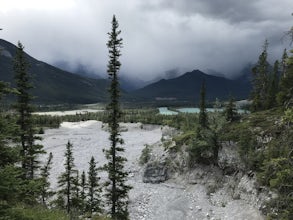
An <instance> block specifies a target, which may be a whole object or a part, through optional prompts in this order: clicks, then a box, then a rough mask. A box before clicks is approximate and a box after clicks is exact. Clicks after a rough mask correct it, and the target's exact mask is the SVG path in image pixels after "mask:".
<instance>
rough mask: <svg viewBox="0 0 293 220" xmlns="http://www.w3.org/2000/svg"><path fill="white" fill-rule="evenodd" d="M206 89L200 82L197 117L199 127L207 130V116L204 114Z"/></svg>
mask: <svg viewBox="0 0 293 220" xmlns="http://www.w3.org/2000/svg"><path fill="white" fill-rule="evenodd" d="M205 94H206V87H205V81H203V82H202V85H201V89H200V102H199V110H200V111H199V116H198V123H199V125H200V127H202V128H207V127H208V116H207V112H206V100H205Z"/></svg>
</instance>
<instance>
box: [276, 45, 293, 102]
mask: <svg viewBox="0 0 293 220" xmlns="http://www.w3.org/2000/svg"><path fill="white" fill-rule="evenodd" d="M290 52H291V53H292V54H293V50H291V51H290ZM285 65H286V71H285V72H284V74H283V75H282V77H281V79H280V89H279V90H280V91H279V93H278V95H277V100H278V103H279V104H280V105H282V106H284V107H288V106H289V105H291V104H292V102H293V100H292V97H293V55H291V56H290V57H288V58H287V60H286V64H285Z"/></svg>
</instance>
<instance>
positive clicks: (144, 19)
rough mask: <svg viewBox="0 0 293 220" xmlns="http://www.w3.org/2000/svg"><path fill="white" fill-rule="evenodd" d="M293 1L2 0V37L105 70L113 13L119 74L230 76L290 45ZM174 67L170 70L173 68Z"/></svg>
mask: <svg viewBox="0 0 293 220" xmlns="http://www.w3.org/2000/svg"><path fill="white" fill-rule="evenodd" d="M292 12H293V1H292V0H278V1H276V0H245V1H243V0H123V1H122V0H0V28H3V30H2V31H1V32H0V38H2V39H5V40H7V41H9V42H11V43H14V44H16V43H17V42H18V41H21V42H22V44H23V45H24V46H25V50H26V52H27V53H29V54H30V55H31V56H33V57H35V58H37V59H38V60H41V61H44V62H47V63H50V64H57V63H59V64H60V63H63V64H66V65H67V67H68V68H69V69H71V70H73V69H75V68H77V67H78V66H79V65H82V66H84V67H85V68H86V69H87V70H88V71H90V72H93V73H97V74H99V75H105V77H106V69H107V62H108V49H107V47H106V43H107V41H108V35H107V33H108V32H109V31H110V30H111V20H112V16H113V14H115V15H116V18H117V19H118V22H119V29H120V30H121V31H122V32H121V37H122V38H123V48H122V56H121V62H122V66H121V75H122V74H124V75H125V76H128V77H133V78H137V79H142V80H151V79H153V78H155V77H158V76H160V77H163V76H164V75H165V74H166V72H168V74H169V75H170V74H171V75H172V74H175V75H176V74H177V73H178V72H179V73H183V72H184V71H191V70H194V69H200V70H203V71H206V70H208V69H209V70H214V71H216V72H221V73H223V74H224V75H226V76H228V77H232V76H235V75H238V74H239V72H240V71H241V69H242V68H243V67H244V66H245V65H247V64H248V63H255V62H256V61H257V59H258V56H259V54H260V53H261V51H262V45H263V43H264V41H265V39H267V40H268V41H269V49H268V50H269V60H270V62H274V60H275V59H279V58H280V56H281V55H282V53H283V50H284V48H287V49H290V44H289V41H288V40H286V37H284V36H285V33H286V31H288V30H289V29H290V28H291V27H292V26H293V16H292ZM172 70H173V71H172Z"/></svg>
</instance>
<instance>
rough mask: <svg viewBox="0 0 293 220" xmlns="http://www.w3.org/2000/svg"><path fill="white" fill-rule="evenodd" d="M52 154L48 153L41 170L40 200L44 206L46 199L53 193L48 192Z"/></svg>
mask: <svg viewBox="0 0 293 220" xmlns="http://www.w3.org/2000/svg"><path fill="white" fill-rule="evenodd" d="M52 159H53V154H52V152H50V154H49V157H48V160H47V162H46V164H45V165H44V166H43V167H42V168H41V174H40V175H41V178H40V179H41V199H42V203H43V205H44V206H46V205H47V204H46V202H47V200H48V198H50V197H51V196H53V195H54V192H53V191H51V190H50V182H49V175H50V169H51V166H52Z"/></svg>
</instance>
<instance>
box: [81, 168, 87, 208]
mask: <svg viewBox="0 0 293 220" xmlns="http://www.w3.org/2000/svg"><path fill="white" fill-rule="evenodd" d="M86 184H87V182H86V176H85V172H84V171H82V173H81V180H80V187H81V191H80V200H81V212H82V213H84V212H85V206H86Z"/></svg>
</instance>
